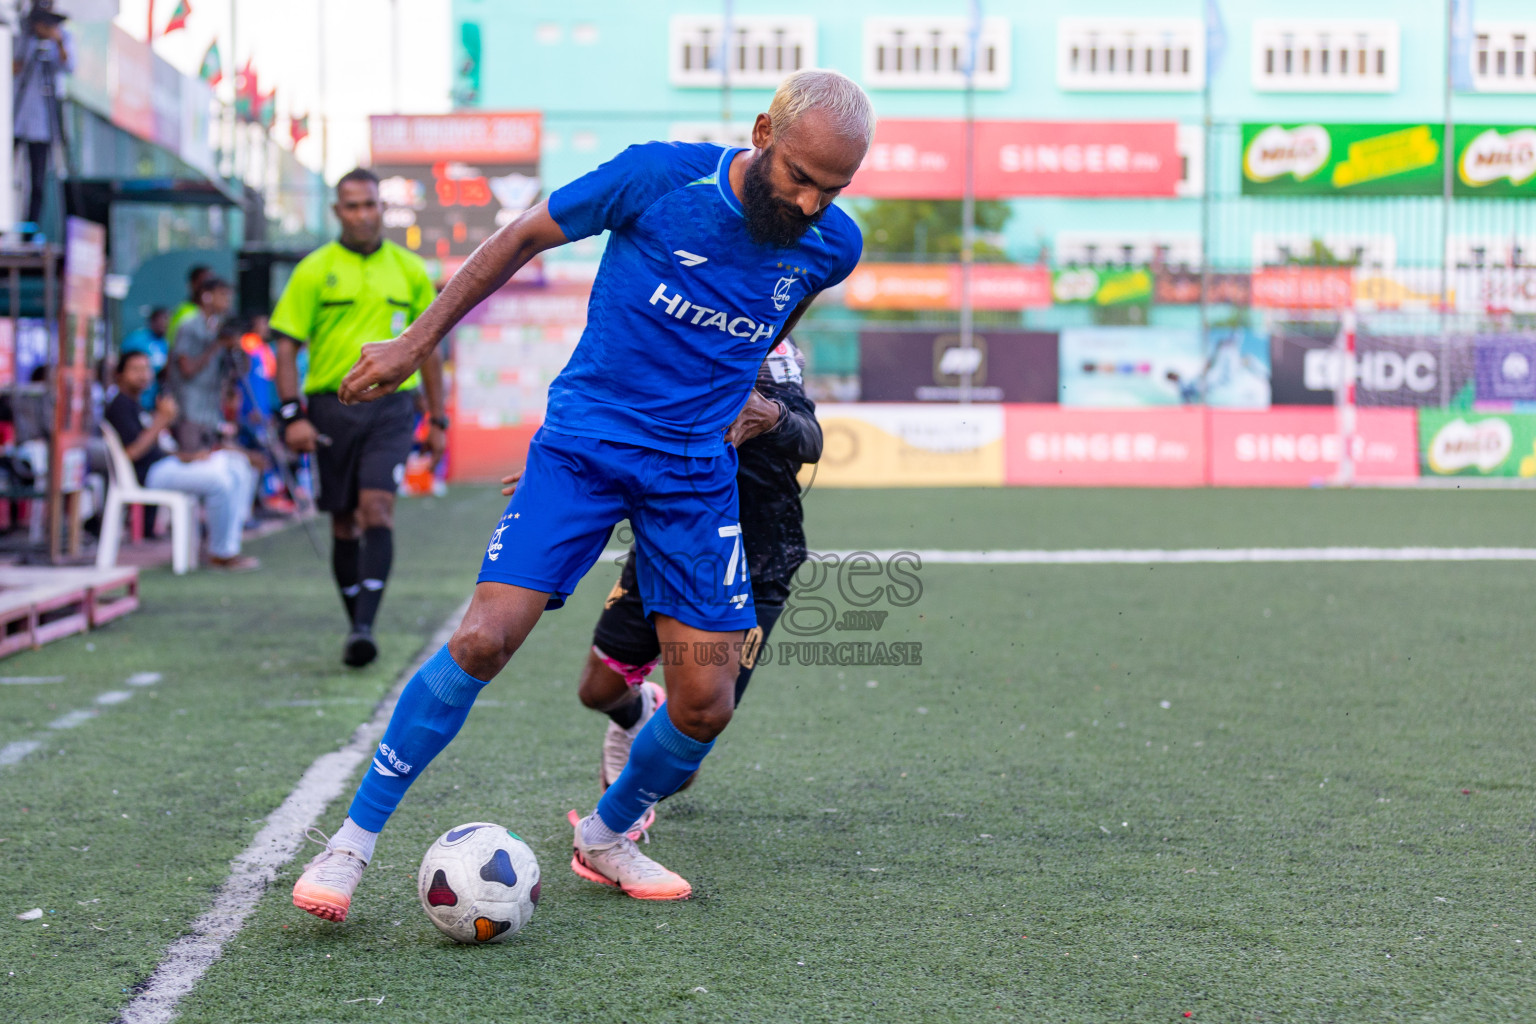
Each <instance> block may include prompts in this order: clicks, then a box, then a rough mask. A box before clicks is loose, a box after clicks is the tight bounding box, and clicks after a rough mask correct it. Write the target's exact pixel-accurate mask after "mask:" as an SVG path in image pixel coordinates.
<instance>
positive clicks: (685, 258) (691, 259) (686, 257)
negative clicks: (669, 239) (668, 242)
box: [672, 249, 709, 267]
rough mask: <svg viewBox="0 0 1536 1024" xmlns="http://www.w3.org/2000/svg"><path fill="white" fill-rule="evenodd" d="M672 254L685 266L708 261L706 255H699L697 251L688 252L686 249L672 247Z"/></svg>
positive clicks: (694, 265) (693, 265)
mask: <svg viewBox="0 0 1536 1024" xmlns="http://www.w3.org/2000/svg"><path fill="white" fill-rule="evenodd" d="M672 255H673V256H676V257H678V262H680V263H681V264H682V265H683V266H685V267H696V266H698V265H699V264H700V263H708V262H709V257H708V256H700V255H698V254H697V253H691V252H689V251H688V250H687V249H673V250H672Z"/></svg>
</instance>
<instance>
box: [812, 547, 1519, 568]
mask: <svg viewBox="0 0 1536 1024" xmlns="http://www.w3.org/2000/svg"><path fill="white" fill-rule="evenodd" d="M852 553H853V552H838V554H841V555H843V556H847V555H850V554H852ZM900 553H901V552H899V551H875V552H871V554H873V555H874V556H875V557H876V558H891V557H892V556H894V555H897V554H900ZM912 554H915V555H917V556H918V557H919V558H921V559H922V560H923V561H924V562H926V563H934V564H946V563H948V564H956V565H1202V564H1204V565H1230V564H1238V563H1244V562H1252V563H1256V562H1533V561H1536V548H1429V547H1411V548H1366V547H1336V548H1334V547H1330V548H1173V549H1167V548H1149V549H1141V550H1137V549H1115V548H1104V549H1087V550H1077V551H921V550H919V551H914V552H912Z"/></svg>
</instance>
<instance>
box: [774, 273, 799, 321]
mask: <svg viewBox="0 0 1536 1024" xmlns="http://www.w3.org/2000/svg"><path fill="white" fill-rule="evenodd" d="M798 280H800V279H799V278H798V277H781V278H779V283H778V284H776V285H774V286H773V308H774V309H776V310H778V311H779V312H780V313H782V312H784V307H785V306H787V305H789V286H790V285H792V284H794V283H795V282H796V281H798Z"/></svg>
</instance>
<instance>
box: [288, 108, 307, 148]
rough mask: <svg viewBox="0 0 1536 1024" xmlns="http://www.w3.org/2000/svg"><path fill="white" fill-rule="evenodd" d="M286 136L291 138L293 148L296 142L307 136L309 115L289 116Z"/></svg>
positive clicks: (296, 145)
mask: <svg viewBox="0 0 1536 1024" xmlns="http://www.w3.org/2000/svg"><path fill="white" fill-rule="evenodd" d="M288 138H289V139H291V140H293V145H294V147H295V148H297V147H298V144H299V143H301V142H303V141H304V140H305V139H307V138H309V115H308V114H305V115H304V116H302V117H290V118H289V119H288Z"/></svg>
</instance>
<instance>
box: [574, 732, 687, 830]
mask: <svg viewBox="0 0 1536 1024" xmlns="http://www.w3.org/2000/svg"><path fill="white" fill-rule="evenodd" d="M714 745H715V741H714V740H710V741H709V742H708V743H700V742H699V741H698V740H696V739H693V738H692V737H691V736H685V735H684V734H683V733H681V732H679V731H678V728H677V726H675V725H673V724H672V719H671V717H670V716H669V715H668V714H667V705H665V704H663V705H662V706H661V709H660V711H658V712H657V713H656V714H654V715H652V716H651V720H650V721H649V722H647V723H645V728H643V729H641V730H640V735H638V736H636V737H635V742H634V744H633V745H632V746H631V747H630V748H629V764H627V765H625V766H624V771H623V772H622V773H620V775H619V777H618V778H617V779H615V780H614V783H613V785H611V786H609V787H608V791H607V792H606V793H604V794H603V798H602V799H601V800H600V801H598V804H597V816H598V817H599V818H601V819H602V821H603V824H604V825H607V826H608V827H609V828H610V829H612V830H613V831H615V832H626V831H628V830H629V829H630V828H632V827H634V824H635V822H637V821H639V820H640V817H641V816H642V815H643V814H645V812H646V809H647V808H648V807H650V806H651V805H653V804H655V803H656V801H658V800H661V799H663V798H665V797H669V796H671V795H672V794H673V793H676V792H677V790H678V787H680V786H681V785H682V784H683V783H685V782H687V781H688V777H689V776H690V775H692V774H693V773H694V772H696V771H698V770H699V765H701V764H703V763H704V755H705V754H708V753H709V751H710V748H712V747H713V746H714Z"/></svg>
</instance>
